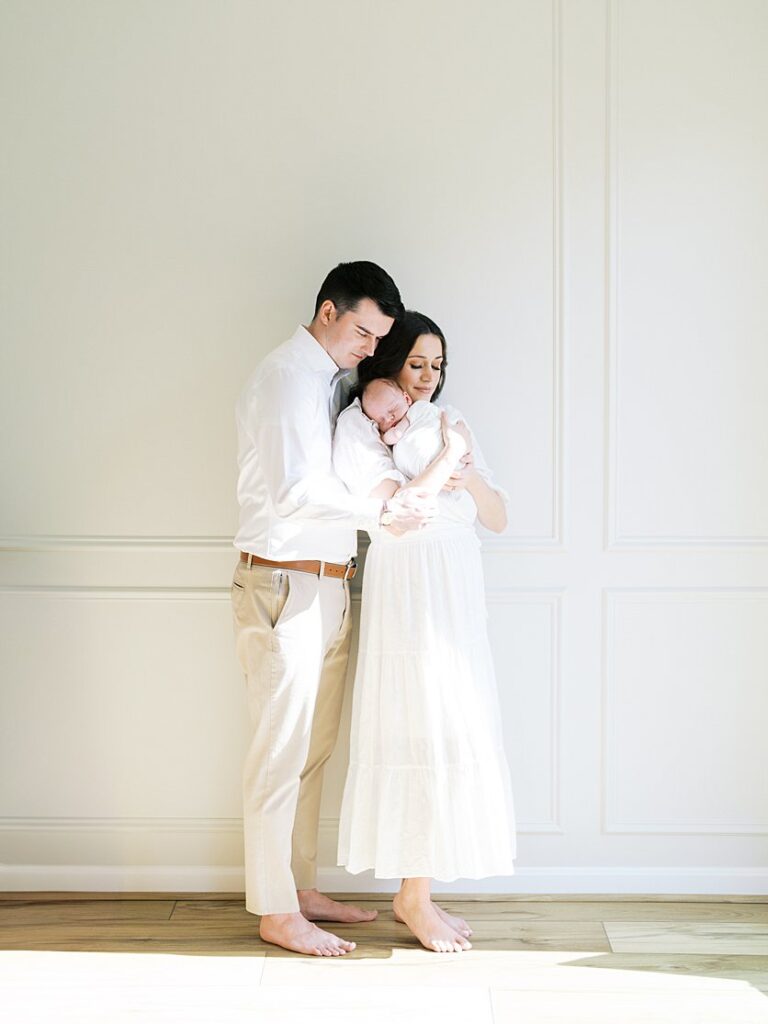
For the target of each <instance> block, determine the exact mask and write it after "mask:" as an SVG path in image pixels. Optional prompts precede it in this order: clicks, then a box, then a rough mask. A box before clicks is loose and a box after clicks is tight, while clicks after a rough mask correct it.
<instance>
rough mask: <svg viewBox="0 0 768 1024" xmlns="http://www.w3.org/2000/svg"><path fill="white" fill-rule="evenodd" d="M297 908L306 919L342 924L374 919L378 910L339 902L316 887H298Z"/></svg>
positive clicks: (359, 922)
mask: <svg viewBox="0 0 768 1024" xmlns="http://www.w3.org/2000/svg"><path fill="white" fill-rule="evenodd" d="M298 897H299V908H300V909H301V912H302V914H303V915H304V917H306V919H307V920H308V921H340V922H342V923H343V924H362V923H363V922H364V921H374V920H375V919H376V918H377V917H378V916H379V912H378V910H363V909H362V908H361V907H355V906H353V905H352V904H351V903H339V902H338V901H337V900H332V899H331V898H330V896H324V895H323V894H322V893H321V892H318V891H317V889H299V892H298Z"/></svg>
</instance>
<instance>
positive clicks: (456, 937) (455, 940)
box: [392, 893, 472, 953]
mask: <svg viewBox="0 0 768 1024" xmlns="http://www.w3.org/2000/svg"><path fill="white" fill-rule="evenodd" d="M392 907H393V909H394V911H395V918H396V919H397V920H398V921H402V922H403V924H406V925H407V926H408V927H409V928H410V929H411V931H412V932H413V934H414V935H415V936H416V938H417V939H418V940H419V942H420V943H421V944H422V946H424V948H425V949H429V950H434V951H435V952H436V953H461V952H462V951H463V950H465V949H471V948H472V944H471V943H470V942H468V941H467V939H466V938H465V936H463V935H461V934H459V932H457V931H456V930H455V928H452V927H451V926H450V925H449V924H448V923H447V922H446V921H444V920H443V918H442V917H441V916H440V915H439V914H438V912H437V910H438V908H437V907H435V905H434V904H433V903H432V902H431V900H426V901H421V900H413V901H412V902H407V901H406V900H404V899H403V897H402V895H401V894H400V893H398V894H397V895H396V896H395V898H394V899H393V900H392Z"/></svg>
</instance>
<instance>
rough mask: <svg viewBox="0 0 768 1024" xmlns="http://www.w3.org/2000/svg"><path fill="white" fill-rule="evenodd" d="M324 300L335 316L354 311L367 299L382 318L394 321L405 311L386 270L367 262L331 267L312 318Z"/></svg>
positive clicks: (360, 261)
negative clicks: (375, 306) (387, 317)
mask: <svg viewBox="0 0 768 1024" xmlns="http://www.w3.org/2000/svg"><path fill="white" fill-rule="evenodd" d="M326 299H330V300H331V302H332V303H333V304H334V306H335V307H336V314H337V316H341V315H342V314H344V313H348V312H349V310H350V309H354V308H355V306H357V304H358V302H360V301H362V299H371V300H372V301H373V302H375V303H376V305H377V306H378V307H379V309H380V310H381V312H382V313H383V314H384V316H391V317H393V318H394V319H395V320H397V318H398V317H400V316H402V315H403V313H404V312H405V307H404V306H403V302H402V299H401V298H400V292H399V291H398V290H397V285H396V284H395V282H394V281H393V280H392V278H391V277H390V276H389V274H388V273H387V272H386V270H382V269H381V267H378V266H376V264H375V263H369V262H368V261H367V260H357V261H356V262H355V263H340V264H339V265H338V267H334V268H333V270H332V271H331V272H330V274H329V275H328V276H327V277H326V279H325V280H324V281H323V283H322V285H321V286H320V291H319V292H318V293H317V300H316V301H315V316H317V311H318V310H319V309H320V307H321V306H322V304H323V303H324V302H325V301H326Z"/></svg>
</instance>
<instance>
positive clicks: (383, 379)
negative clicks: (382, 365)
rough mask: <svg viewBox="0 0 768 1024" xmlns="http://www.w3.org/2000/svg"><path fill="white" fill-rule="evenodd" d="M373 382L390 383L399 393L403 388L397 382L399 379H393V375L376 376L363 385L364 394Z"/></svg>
mask: <svg viewBox="0 0 768 1024" xmlns="http://www.w3.org/2000/svg"><path fill="white" fill-rule="evenodd" d="M371 384H389V386H390V387H391V388H394V390H395V391H397V393H398V394H400V392H401V391H402V390H403V389H402V388H401V387H400V385H399V384H398V383H397V381H396V380H393V379H392V378H391V377H374V378H373V380H369V381H366V383H365V384H364V385H363V394H365V392H366V391H367V390H368V388H369V387H370V386H371Z"/></svg>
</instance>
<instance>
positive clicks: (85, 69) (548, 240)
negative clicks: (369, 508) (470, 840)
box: [0, 0, 768, 893]
mask: <svg viewBox="0 0 768 1024" xmlns="http://www.w3.org/2000/svg"><path fill="white" fill-rule="evenodd" d="M1 18H2V22H1V23H0V46H1V47H2V52H0V69H2V70H1V71H0V74H2V79H3V80H2V83H1V85H2V87H1V88H0V103H1V104H2V124H1V125H0V127H1V128H2V137H3V141H4V146H5V148H6V151H7V156H6V157H5V158H4V166H3V170H2V174H3V180H2V231H1V232H0V233H1V235H2V249H1V256H0V260H1V263H0V279H1V280H2V309H1V312H0V316H1V317H2V320H1V321H0V329H1V330H2V335H3V345H2V360H3V362H2V367H0V388H1V389H2V403H1V406H0V417H1V418H0V435H1V436H2V438H3V443H2V453H3V454H2V493H3V502H2V510H1V512H0V535H2V536H1V538H0V549H1V550H0V605H1V606H2V620H1V622H2V625H1V627H0V628H1V629H2V634H1V637H0V639H1V640H2V653H0V666H1V669H2V690H1V696H0V700H1V701H2V706H1V708H0V711H1V713H2V729H3V736H2V746H1V747H0V861H2V862H3V867H2V868H0V885H1V886H5V887H7V888H35V887H40V888H83V889H89V888H99V887H103V888H109V889H116V888H127V889H141V888H148V889H152V888H160V889H163V888H167V889H197V888H199V889H214V888H220V889H231V890H235V889H238V888H241V887H242V865H241V856H242V851H241V835H240V822H239V814H240V785H239V771H240V759H241V756H242V752H243V748H244V743H245V735H246V725H245V704H244V696H243V684H242V680H241V677H240V674H239V670H238V668H237V666H236V663H235V659H234V653H233V650H232V638H231V625H230V613H229V604H228V587H229V580H230V577H231V570H232V565H233V561H234V559H233V551H232V549H231V547H230V542H231V536H232V534H233V532H234V528H235V525H236V507H235V502H234V483H235V473H234V457H235V451H234V446H235V439H234V428H233V413H232V408H233V403H234V400H235V397H236V395H237V393H238V391H239V389H240V387H241V385H242V383H243V381H244V380H245V378H246V376H247V374H248V373H249V372H250V370H251V369H252V367H253V365H255V363H256V362H257V361H258V360H259V358H260V357H261V356H262V355H263V354H264V353H266V352H267V351H268V350H269V349H270V348H271V347H273V346H274V345H275V344H277V343H278V342H280V341H281V340H283V339H284V338H285V337H287V336H288V335H289V334H290V333H292V331H293V329H294V328H295V326H296V324H297V323H298V322H300V321H301V322H305V323H306V322H307V321H308V319H309V318H310V316H311V312H312V304H313V299H314V295H315V292H316V289H317V287H318V285H319V283H320V281H321V280H322V277H323V276H324V274H325V273H326V271H327V270H328V269H330V267H332V266H333V265H335V263H337V262H339V261H340V260H346V259H363V258H364V259H373V260H375V261H377V262H379V263H381V264H382V265H383V266H385V267H386V268H387V269H388V270H389V271H390V272H391V273H392V274H393V276H394V277H395V279H396V280H397V281H398V283H399V285H400V287H401V290H402V292H403V295H404V298H405V300H406V302H407V304H408V305H410V306H412V307H415V308H418V309H421V310H423V311H424V312H427V313H428V314H429V315H431V316H432V317H434V318H435V319H436V320H437V321H438V322H439V323H440V324H441V326H443V328H444V329H445V331H446V332H447V335H448V338H449V342H450V346H451V347H450V370H449V374H450V384H449V386H448V389H447V391H446V395H447V397H448V398H449V399H450V400H451V401H452V402H454V403H455V404H457V405H459V406H460V407H462V408H463V409H464V410H465V413H466V415H467V417H468V419H469V420H470V421H471V422H472V424H473V426H474V427H475V429H476V431H477V433H478V434H479V436H480V438H481V439H482V441H483V447H484V448H485V449H486V454H487V456H488V458H489V461H490V462H491V463H492V464H493V465H494V467H495V469H496V471H497V474H498V477H499V479H500V481H501V482H502V483H504V484H505V485H506V486H507V487H508V489H509V490H510V492H511V494H512V498H513V513H512V522H511V526H510V529H509V531H508V533H507V535H506V536H504V537H502V538H488V539H487V540H486V542H485V548H484V551H485V565H486V573H487V584H488V600H489V611H490V627H491V632H492V639H493V644H494V649H495V655H496V660H497V665H498V673H499V680H500V688H501V698H502V705H503V713H504V727H505V733H506V737H507V741H508V749H509V755H510V760H511V763H512V771H513V776H514V778H513V782H514V788H515V793H516V799H517V807H518V813H519V824H520V844H519V846H520V853H519V859H518V872H517V874H516V875H515V876H513V877H512V878H509V879H491V880H488V881H487V882H485V883H474V884H473V883H467V882H464V883H460V884H459V885H458V886H457V887H458V888H459V889H462V890H464V891H471V890H472V889H473V888H477V889H480V890H482V889H495V890H503V891H542V892H547V891H574V892H575V891H585V892H612V891H659V892H661V891H673V892H674V891H680V892H683V891H691V892H696V891H698V892H747V893H749V892H768V868H767V867H766V864H767V863H768V843H766V835H767V834H768V792H766V785H765V781H764V779H765V765H764V748H765V743H764V736H765V732H766V724H767V721H768V707H766V700H767V697H766V693H767V692H768V690H767V688H766V675H767V673H768V647H766V640H765V637H766V636H768V628H767V627H768V550H767V548H766V545H767V544H768V483H767V482H766V469H765V467H766V437H767V436H768V433H767V430H768V412H766V409H767V408H768V407H767V406H766V403H765V398H764V396H765V394H766V392H767V391H768V356H767V355H766V353H767V352H768V346H766V333H767V328H768V317H767V315H766V308H767V307H766V302H765V298H764V291H765V289H764V282H765V280H766V278H767V277H768V188H767V187H766V184H765V183H766V181H768V120H767V119H766V116H765V98H766V90H767V88H768V72H767V71H766V64H765V60H764V54H765V52H766V48H767V46H768V7H767V6H766V5H765V3H763V2H761V0H736V2H733V0H729V2H726V0H707V2H701V0H675V2H674V3H671V4H670V3H668V2H663V3H662V2H661V0H612V2H606V0H568V2H567V3H562V4H561V3H560V2H558V0H555V2H554V3H553V4H550V3H546V2H542V0H512V2H510V0H480V2H473V3H469V2H452V3H448V2H445V0H418V2H417V3H413V2H406V0H388V2H387V3H384V4H373V3H363V2H361V0H355V2H353V0H325V2H310V0H305V2H299V0H288V2H286V3H282V4H268V3H266V2H257V0H252V2H245V0H241V2H236V0H225V2H221V3H218V2H217V3H213V2H210V0H209V2H202V0H196V2H195V0H183V2H182V0H177V2H170V0H163V2H157V0H144V2H137V0H131V2H130V3H129V2H122V0H121V2H116V0H111V2H108V3H100V2H96V0H80V2H70V3H67V4H59V3H55V2H53V0H51V2H39V0H33V2H29V0H13V2H9V0H6V2H5V3H4V5H3V8H2V14H1ZM345 721H346V719H345ZM345 752H346V745H345V743H344V742H342V743H341V744H340V746H339V748H338V750H337V752H336V754H335V755H334V759H333V762H332V766H331V770H330V772H329V776H328V784H327V791H326V793H325V798H324V805H323V815H324V817H323V826H322V835H321V839H322V849H323V884H325V885H327V886H328V887H330V888H333V889H340V888H350V889H354V888H362V889H371V888H374V886H375V883H374V882H373V880H372V879H370V877H368V876H362V877H358V878H352V877H351V876H346V875H345V874H344V872H342V871H340V870H338V869H336V868H334V867H333V864H334V857H333V854H334V841H335V826H336V817H337V814H338V803H339V797H340V793H341V787H342V784H343V773H344V758H345ZM378 887H380V888H386V887H388V886H386V885H381V884H379V886H378Z"/></svg>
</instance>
